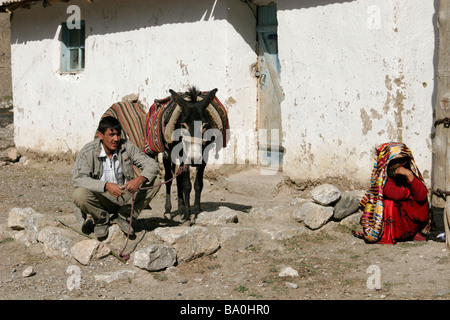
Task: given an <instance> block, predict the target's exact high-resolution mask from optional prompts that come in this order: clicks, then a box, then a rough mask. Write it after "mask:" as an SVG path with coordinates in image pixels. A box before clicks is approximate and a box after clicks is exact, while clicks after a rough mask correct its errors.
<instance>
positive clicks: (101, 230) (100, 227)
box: [94, 223, 109, 239]
mask: <svg viewBox="0 0 450 320" xmlns="http://www.w3.org/2000/svg"><path fill="white" fill-rule="evenodd" d="M108 229H109V225H108V224H107V223H105V224H96V225H95V227H94V234H95V236H96V237H97V239H101V238H106V237H107V236H108Z"/></svg>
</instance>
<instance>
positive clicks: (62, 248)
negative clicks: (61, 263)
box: [38, 227, 72, 259]
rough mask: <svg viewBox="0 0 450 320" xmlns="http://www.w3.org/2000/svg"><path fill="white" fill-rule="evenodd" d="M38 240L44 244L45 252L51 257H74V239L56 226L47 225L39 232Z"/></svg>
mask: <svg viewBox="0 0 450 320" xmlns="http://www.w3.org/2000/svg"><path fill="white" fill-rule="evenodd" d="M38 240H39V241H40V242H42V243H43V244H44V252H45V254H46V255H47V256H48V257H50V258H67V259H70V258H71V257H72V253H71V248H72V239H70V238H69V237H66V236H64V235H62V230H61V229H59V228H56V227H45V228H43V229H42V230H41V231H40V232H39V234H38Z"/></svg>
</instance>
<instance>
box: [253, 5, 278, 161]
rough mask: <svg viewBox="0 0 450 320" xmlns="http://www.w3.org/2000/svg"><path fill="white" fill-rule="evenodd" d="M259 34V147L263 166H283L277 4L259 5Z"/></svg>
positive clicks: (257, 29) (257, 30)
mask: <svg viewBox="0 0 450 320" xmlns="http://www.w3.org/2000/svg"><path fill="white" fill-rule="evenodd" d="M257 17H258V19H257V21H258V23H257V27H256V32H257V35H258V74H257V75H258V77H259V79H258V131H259V141H258V151H259V159H260V163H261V165H263V166H270V167H275V166H277V167H278V168H279V169H280V168H281V163H282V160H283V152H284V148H283V146H282V144H281V139H282V131H281V108H280V106H281V101H282V100H283V92H282V90H281V86H280V72H281V65H280V61H279V58H278V34H277V28H278V22H277V7H276V5H269V6H259V7H258V11H257Z"/></svg>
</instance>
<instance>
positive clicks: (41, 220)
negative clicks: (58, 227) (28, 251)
mask: <svg viewBox="0 0 450 320" xmlns="http://www.w3.org/2000/svg"><path fill="white" fill-rule="evenodd" d="M52 223H53V224H55V223H54V221H53V220H50V218H48V217H47V216H46V215H43V214H40V213H38V212H36V211H35V210H34V209H33V208H12V209H11V210H10V211H9V215H8V227H9V228H11V229H13V230H20V232H18V233H16V234H15V235H14V238H15V239H16V240H18V241H20V242H22V243H23V244H24V245H25V246H28V245H30V244H33V243H37V242H38V235H39V232H40V230H42V228H44V227H45V226H46V225H49V224H52Z"/></svg>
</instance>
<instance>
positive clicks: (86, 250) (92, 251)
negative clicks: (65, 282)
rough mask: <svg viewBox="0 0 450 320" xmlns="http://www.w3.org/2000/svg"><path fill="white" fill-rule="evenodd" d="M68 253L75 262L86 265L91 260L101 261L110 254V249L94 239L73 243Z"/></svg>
mask: <svg viewBox="0 0 450 320" xmlns="http://www.w3.org/2000/svg"><path fill="white" fill-rule="evenodd" d="M70 252H71V254H72V256H73V258H74V259H75V260H77V261H78V262H79V263H81V264H82V265H88V264H89V262H90V261H91V259H101V258H104V257H106V256H107V255H109V254H110V253H111V249H110V248H109V247H108V246H107V245H105V244H104V243H101V242H100V241H98V240H95V239H88V240H82V241H79V242H77V243H75V244H74V245H73V246H72V248H71V249H70Z"/></svg>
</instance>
